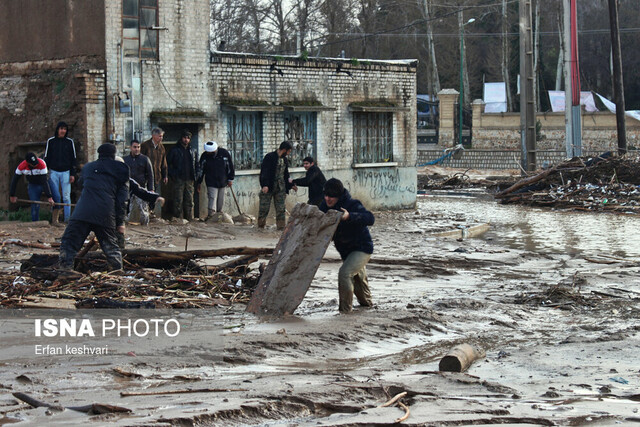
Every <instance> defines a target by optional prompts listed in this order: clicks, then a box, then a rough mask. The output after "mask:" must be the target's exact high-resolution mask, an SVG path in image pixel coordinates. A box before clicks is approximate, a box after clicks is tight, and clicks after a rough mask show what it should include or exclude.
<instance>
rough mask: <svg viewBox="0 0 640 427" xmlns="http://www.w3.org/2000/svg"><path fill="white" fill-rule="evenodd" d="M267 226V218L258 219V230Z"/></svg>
mask: <svg viewBox="0 0 640 427" xmlns="http://www.w3.org/2000/svg"><path fill="white" fill-rule="evenodd" d="M265 225H267V218H258V228H264V226H265Z"/></svg>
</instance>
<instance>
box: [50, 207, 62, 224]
mask: <svg viewBox="0 0 640 427" xmlns="http://www.w3.org/2000/svg"><path fill="white" fill-rule="evenodd" d="M61 210H62V209H53V210H52V211H51V225H53V226H54V227H60V226H63V224H60V211H61Z"/></svg>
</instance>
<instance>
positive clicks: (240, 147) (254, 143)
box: [227, 111, 262, 170]
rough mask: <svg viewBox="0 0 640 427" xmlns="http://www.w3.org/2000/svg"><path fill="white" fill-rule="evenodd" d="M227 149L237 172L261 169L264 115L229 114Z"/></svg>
mask: <svg viewBox="0 0 640 427" xmlns="http://www.w3.org/2000/svg"><path fill="white" fill-rule="evenodd" d="M227 147H228V149H229V153H230V154H231V158H232V159H233V165H234V166H235V168H236V170H248V169H260V163H261V162H262V113H260V112H240V111H234V112H228V113H227Z"/></svg>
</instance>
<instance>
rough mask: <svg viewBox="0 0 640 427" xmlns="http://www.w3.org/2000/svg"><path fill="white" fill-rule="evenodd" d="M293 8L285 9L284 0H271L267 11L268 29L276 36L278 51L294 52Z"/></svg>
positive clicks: (275, 45)
mask: <svg viewBox="0 0 640 427" xmlns="http://www.w3.org/2000/svg"><path fill="white" fill-rule="evenodd" d="M292 17H293V8H288V9H285V5H284V1H283V0H270V1H269V7H268V8H267V13H266V16H265V18H266V31H268V32H270V33H271V34H272V35H274V36H275V40H274V43H273V45H274V48H275V50H276V52H278V53H293V52H292V49H293V46H294V45H293V42H292V40H293V39H294V38H292V37H291V34H292V32H293V29H294V24H293V21H292Z"/></svg>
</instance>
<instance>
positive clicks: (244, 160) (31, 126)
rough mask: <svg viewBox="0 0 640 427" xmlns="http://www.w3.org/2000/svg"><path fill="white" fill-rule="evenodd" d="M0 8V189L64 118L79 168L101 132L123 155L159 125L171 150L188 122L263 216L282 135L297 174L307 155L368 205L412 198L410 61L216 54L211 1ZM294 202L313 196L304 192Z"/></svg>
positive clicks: (46, 1)
mask: <svg viewBox="0 0 640 427" xmlns="http://www.w3.org/2000/svg"><path fill="white" fill-rule="evenodd" d="M0 5H1V7H2V10H3V11H6V13H4V14H3V16H0V22H1V23H2V24H4V25H0V94H1V95H2V96H1V97H0V141H2V142H0V144H4V145H5V152H7V153H8V156H7V157H6V158H5V160H4V161H5V162H6V166H7V168H3V169H4V170H5V171H6V172H5V173H3V174H2V176H1V177H0V191H3V192H5V193H6V192H7V191H8V182H9V179H10V176H11V171H13V169H14V168H15V165H14V164H16V162H17V161H18V159H19V158H20V157H21V156H23V155H24V153H25V152H26V151H29V150H32V151H36V152H38V151H39V152H41V151H42V150H43V149H44V141H46V139H47V138H48V137H49V136H51V135H52V132H53V129H54V127H55V123H56V122H57V121H58V120H65V121H67V122H68V123H69V124H70V136H71V137H72V138H74V140H75V141H76V144H77V146H78V150H79V152H80V157H81V163H84V162H86V161H90V160H93V159H94V158H95V155H96V154H95V152H96V148H97V146H98V145H99V144H101V143H102V142H104V141H106V140H111V141H114V142H116V144H117V145H118V147H119V149H120V150H121V151H122V152H123V153H127V152H128V141H130V140H131V139H132V138H134V137H135V138H137V139H139V140H145V139H147V138H149V137H150V131H151V129H152V127H154V126H160V127H161V128H163V130H165V132H166V133H165V145H167V148H168V149H169V148H170V147H171V145H172V144H174V143H175V142H176V141H177V139H178V136H179V133H180V132H181V130H182V129H189V130H190V131H191V132H192V133H193V135H194V137H193V140H192V144H193V145H194V146H196V147H197V148H198V152H199V153H200V152H202V145H203V143H204V142H206V141H207V140H215V141H217V142H218V143H220V144H221V145H222V146H223V147H225V148H227V149H228V150H229V151H230V152H231V153H232V155H233V157H234V161H235V163H236V169H237V178H236V180H235V184H234V188H235V190H236V194H237V195H238V199H239V201H240V203H241V205H242V208H243V210H245V211H246V212H248V213H253V214H255V213H257V202H258V197H257V194H258V191H259V183H258V172H259V165H260V162H261V160H262V157H263V156H264V155H265V154H266V153H268V152H269V151H273V150H275V149H276V148H277V146H278V145H279V144H280V142H282V141H283V140H291V141H292V142H293V143H294V145H295V147H296V149H295V153H294V154H295V156H294V165H293V166H294V167H293V168H292V169H291V171H292V172H293V175H294V177H297V176H300V175H302V174H303V173H304V170H303V169H302V168H301V167H300V166H301V159H302V158H303V157H304V156H306V155H312V156H314V157H315V158H317V160H318V164H319V166H320V167H321V168H322V169H323V171H324V172H325V175H326V176H327V177H337V178H340V179H342V180H343V181H344V182H345V184H346V187H347V188H348V189H349V190H350V191H351V192H352V194H353V195H354V197H357V198H360V199H362V200H363V202H364V203H365V205H367V206H368V207H370V208H372V209H382V208H389V209H394V208H396V209H397V208H407V207H412V206H414V205H415V201H416V168H415V164H416V156H417V153H416V95H415V93H416V61H413V60H406V61H370V60H355V59H351V60H349V59H329V58H302V57H300V58H295V57H282V56H265V55H261V56H258V55H250V54H241V53H231V52H218V51H211V49H210V41H209V32H210V24H209V22H210V21H209V18H210V6H209V1H208V0H190V1H189V2H187V1H185V0H176V1H175V2H164V1H159V0H114V1H106V0H82V1H80V0H24V1H20V2H15V1H13V0H0ZM16 21H19V22H20V23H21V24H20V25H13V22H16ZM201 194H202V196H201V197H202V199H203V198H204V197H206V191H201ZM202 199H201V200H200V212H202V211H203V208H204V207H206V201H205V200H202ZM288 199H289V200H288V203H290V204H293V203H295V202H296V201H305V200H306V189H300V190H299V191H298V194H297V195H295V197H289V198H288ZM232 202H233V199H232V198H231V197H228V198H227V200H226V203H227V205H228V206H227V207H226V210H227V211H228V212H235V207H232V205H231V203H232ZM6 205H7V201H6V200H4V199H2V204H1V205H0V206H2V207H6ZM205 210H206V209H205Z"/></svg>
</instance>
